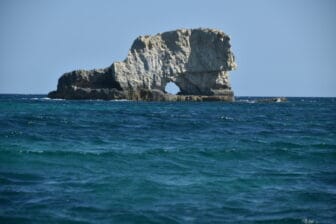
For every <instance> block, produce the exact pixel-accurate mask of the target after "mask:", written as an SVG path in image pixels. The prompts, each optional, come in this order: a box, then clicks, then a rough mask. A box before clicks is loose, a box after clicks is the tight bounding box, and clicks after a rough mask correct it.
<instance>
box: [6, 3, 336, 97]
mask: <svg viewBox="0 0 336 224" xmlns="http://www.w3.org/2000/svg"><path fill="white" fill-rule="evenodd" d="M199 27H204V28H206V27H209V28H216V29H220V30H222V31H224V32H225V33H227V34H228V35H229V36H230V37H231V45H232V51H233V52H234V54H235V57H236V62H237V64H238V68H237V69H236V70H235V71H232V72H230V79H231V86H232V88H233V90H234V92H235V95H237V96H318V97H319V96H323V97H327V96H332V97H336V73H335V68H336V1H334V0H231V1H225V0H202V1H198V0H190V1H188V0H169V1H166V0H165V1H160V0H139V1H137V0H134V1H131V0H1V1H0V93H25V94H33V93H43V94H45V93H48V92H49V91H51V90H54V89H56V86H57V80H58V78H59V77H60V76H61V75H62V74H63V73H65V72H69V71H72V70H76V69H94V68H104V67H108V66H110V65H111V64H112V63H113V62H114V61H122V60H124V59H125V57H126V55H127V52H128V50H129V48H130V47H131V44H132V42H133V40H134V39H135V38H136V37H137V36H139V35H146V34H156V33H160V32H164V31H170V30H175V29H179V28H199Z"/></svg>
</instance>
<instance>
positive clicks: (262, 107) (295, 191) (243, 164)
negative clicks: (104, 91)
mask: <svg viewBox="0 0 336 224" xmlns="http://www.w3.org/2000/svg"><path fill="white" fill-rule="evenodd" d="M237 101H238V102H236V103H221V102H209V103H196V102H192V103H188V102H184V103H167V102H166V103H154V102H151V103H148V102H120V101H119V102H118V101H65V100H48V99H46V98H45V96H32V95H0V223H310V224H312V223H335V222H336V221H335V220H336V98H289V102H286V103H270V104H267V103H253V101H251V100H249V99H248V98H238V100H237Z"/></svg>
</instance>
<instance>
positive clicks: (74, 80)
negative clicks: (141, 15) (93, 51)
mask: <svg viewBox="0 0 336 224" xmlns="http://www.w3.org/2000/svg"><path fill="white" fill-rule="evenodd" d="M229 41H230V38H229V36H228V35H226V34H225V33H223V32H222V31H219V30H215V29H180V30H175V31H170V32H164V33H159V34H157V35H154V36H139V37H138V38H137V39H136V40H135V41H134V42H133V44H132V47H131V49H130V50H129V52H128V55H127V57H126V59H125V60H124V61H122V62H114V63H113V64H112V65H111V66H110V67H107V68H105V69H98V70H90V71H84V70H78V71H73V72H69V73H65V74H64V75H63V76H62V77H61V78H60V79H59V81H58V86H57V90H56V91H53V92H50V93H49V97H51V98H65V99H129V100H168V101H174V100H181V101H184V100H192V101H193V100H196V101H203V100H223V101H233V100H234V96H233V91H232V90H231V87H230V82H229V79H228V78H229V77H228V76H229V74H228V72H229V71H231V70H233V69H235V68H236V64H235V60H234V55H233V53H232V52H231V45H230V43H229ZM169 82H174V83H175V84H176V85H177V86H178V87H179V88H180V93H179V94H178V95H171V94H167V93H166V92H165V86H166V84H167V83H169Z"/></svg>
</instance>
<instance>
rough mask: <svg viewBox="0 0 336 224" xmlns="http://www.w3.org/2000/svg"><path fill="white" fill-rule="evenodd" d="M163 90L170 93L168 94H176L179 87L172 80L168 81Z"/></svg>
mask: <svg viewBox="0 0 336 224" xmlns="http://www.w3.org/2000/svg"><path fill="white" fill-rule="evenodd" d="M165 91H166V92H167V93H170V94H174V95H176V94H177V93H179V92H180V91H181V90H180V88H179V87H178V86H177V85H176V84H175V83H173V82H168V83H167V85H166V87H165Z"/></svg>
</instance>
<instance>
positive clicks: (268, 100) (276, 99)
mask: <svg viewBox="0 0 336 224" xmlns="http://www.w3.org/2000/svg"><path fill="white" fill-rule="evenodd" d="M255 102H256V103H282V102H287V98H285V97H273V98H263V99H256V100H255Z"/></svg>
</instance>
